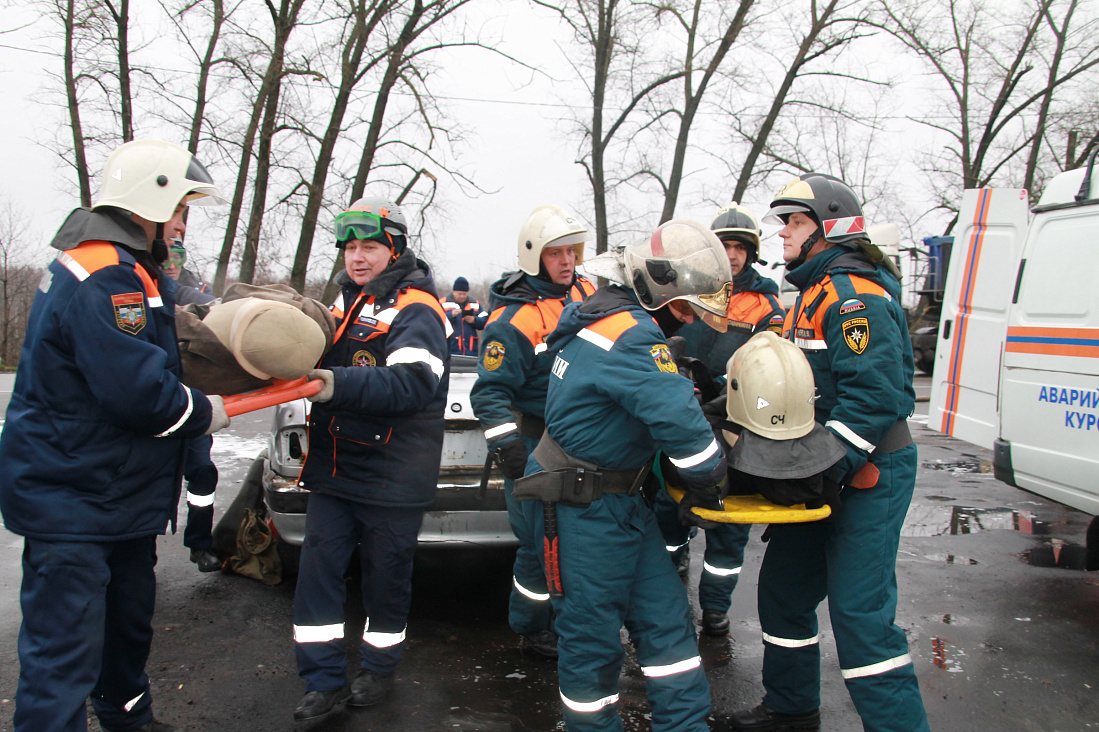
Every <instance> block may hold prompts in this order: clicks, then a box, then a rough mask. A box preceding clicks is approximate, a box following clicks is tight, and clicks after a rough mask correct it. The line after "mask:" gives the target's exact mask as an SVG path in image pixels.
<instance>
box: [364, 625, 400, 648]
mask: <svg viewBox="0 0 1099 732" xmlns="http://www.w3.org/2000/svg"><path fill="white" fill-rule="evenodd" d="M407 630H408V626H405V627H404V628H402V629H401V630H400V632H398V633H382V632H381V631H372V630H370V618H367V619H366V627H365V628H363V643H369V644H370V645H372V646H374V647H375V648H391V647H393V646H395V645H397V644H398V643H402V642H403V641H404V639H405V633H406V631H407Z"/></svg>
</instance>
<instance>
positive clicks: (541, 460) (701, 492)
mask: <svg viewBox="0 0 1099 732" xmlns="http://www.w3.org/2000/svg"><path fill="white" fill-rule="evenodd" d="M586 269H587V270H588V272H589V273H591V274H595V275H599V276H602V277H606V278H607V279H609V280H610V281H611V282H613V283H614V284H612V285H610V286H608V287H606V288H604V289H602V290H600V291H598V292H597V293H595V294H594V295H592V296H591V297H590V298H588V299H587V300H586V301H584V302H582V303H573V304H571V305H569V306H568V307H566V308H565V311H564V313H563V314H562V315H561V319H560V321H559V322H558V325H557V329H556V330H554V332H553V334H552V335H551V336H550V340H549V349H550V351H551V352H554V353H555V355H554V361H553V367H552V371H551V374H552V375H551V377H550V383H549V389H548V393H547V396H546V412H545V414H546V417H545V419H546V432H545V434H544V435H543V436H542V439H541V440H540V441H539V443H538V446H537V447H536V448H535V449H534V451H533V452H532V454H531V459H530V461H529V463H528V468H527V476H526V477H524V478H523V479H521V480H520V481H518V482H517V483H516V487H515V495H516V498H517V499H519V500H521V501H524V502H526V503H527V505H528V506H529V509H528V510H526V511H525V512H524V518H525V519H526V521H527V527H526V531H528V532H529V533H530V534H532V535H535V536H538V537H543V536H544V537H545V547H546V550H545V551H544V552H543V553H542V555H541V557H540V558H541V559H542V560H543V569H544V572H545V573H546V576H547V583H548V584H549V587H550V590H551V593H552V594H553V595H554V598H553V600H552V602H553V607H554V611H555V612H556V628H557V633H558V654H559V655H558V663H557V673H558V682H559V685H560V691H561V701H562V705H563V713H564V718H565V726H566V728H567V729H568V730H570V731H581V730H611V729H621V728H622V721H621V719H620V718H619V717H618V700H619V697H618V694H619V688H618V681H619V675H620V671H621V666H622V659H623V656H624V655H625V654H624V652H623V650H622V643H621V640H620V636H619V630H620V629H621V628H622V627H623V626H625V628H626V630H627V631H628V632H629V634H630V639H631V641H632V642H633V645H634V647H635V648H636V650H637V660H638V663H639V664H640V665H641V670H642V672H643V673H644V675H645V677H646V688H647V692H648V697H649V703H650V706H651V708H652V718H651V725H652V729H653V730H656V731H661V730H680V731H686V732H700V731H701V730H708V729H709V727H708V724H707V721H706V717H707V715H708V714H709V711H710V693H709V684H708V683H707V681H706V675H705V674H704V673H703V670H702V663H701V660H700V657H699V654H698V644H697V641H696V638H695V631H694V624H693V622H692V621H691V612H690V607H689V605H688V603H687V597H686V594H685V593H684V592H683V588H682V585H681V584H680V582H679V577H678V575H677V574H676V571H675V568H674V567H673V566H672V563H671V562H669V561H668V559H667V552H666V551H665V549H664V540H663V538H662V537H661V536H660V530H659V528H658V527H657V525H656V519H655V518H654V516H653V513H652V511H651V510H650V509H649V507H648V506H647V505H646V503H645V501H644V499H643V498H642V496H641V495H640V492H639V489H640V486H641V484H642V482H643V480H644V478H645V475H646V473H647V467H648V466H649V465H650V464H651V463H652V461H653V458H654V456H655V454H656V452H657V451H658V450H661V451H663V452H664V453H665V454H667V455H668V457H669V458H670V459H671V461H672V463H673V464H674V465H676V466H677V467H678V469H679V471H680V476H681V478H682V483H683V486H684V488H685V489H686V491H687V493H686V496H685V497H684V499H683V501H682V503H681V504H680V506H681V510H682V513H681V516H682V518H683V520H685V521H689V522H695V521H696V520H697V517H696V516H695V515H694V514H693V513H691V511H690V508H691V507H692V506H703V507H706V508H711V509H715V510H721V507H722V504H721V499H722V498H723V497H724V495H725V490H726V487H727V478H726V462H725V456H724V453H723V452H722V450H721V447H720V446H719V445H718V443H717V441H716V440H715V438H714V435H713V433H712V432H711V430H710V426H709V424H707V422H706V418H705V417H704V416H703V414H702V410H701V407H700V406H699V404H698V402H697V401H696V400H695V398H694V393H693V392H694V390H693V388H692V385H691V383H690V381H688V380H687V379H685V378H683V377H682V376H681V375H680V374H679V372H678V370H677V369H676V365H675V362H674V360H673V359H672V355H671V353H670V352H669V350H668V346H667V343H666V340H665V339H666V338H667V337H668V336H670V335H671V334H672V333H674V332H675V330H676V329H677V328H678V327H679V326H680V325H682V324H684V323H689V322H691V321H693V320H694V319H695V318H696V317H702V318H703V319H704V320H706V322H708V323H710V324H711V325H712V327H715V328H718V329H721V328H723V327H724V326H725V324H726V322H727V320H726V317H725V314H726V311H727V307H728V295H729V287H730V280H731V274H730V270H729V260H728V258H727V257H726V256H725V252H724V249H723V248H722V246H721V242H720V241H718V239H717V237H716V236H715V235H714V234H713V232H711V231H710V230H709V229H707V228H706V227H705V226H703V225H701V224H698V223H696V222H693V221H685V220H673V221H669V222H667V223H665V224H663V225H662V226H660V227H659V228H658V229H657V230H656V231H655V232H654V233H653V234H652V236H651V237H649V238H647V239H645V240H643V241H641V242H638V243H637V244H634V245H631V246H628V247H625V248H624V249H622V250H619V251H617V252H614V253H609V254H605V255H601V256H600V257H596V258H595V259H594V260H592V261H590V262H589V263H588V264H587V265H586Z"/></svg>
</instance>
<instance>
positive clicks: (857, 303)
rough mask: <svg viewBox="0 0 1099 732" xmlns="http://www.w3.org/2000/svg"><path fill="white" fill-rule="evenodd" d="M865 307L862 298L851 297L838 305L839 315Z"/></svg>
mask: <svg viewBox="0 0 1099 732" xmlns="http://www.w3.org/2000/svg"><path fill="white" fill-rule="evenodd" d="M865 309H866V305H865V304H864V303H863V301H862V300H859V299H856V298H851V299H849V300H844V301H843V304H842V305H840V315H847V314H848V313H853V312H855V311H856V310H865Z"/></svg>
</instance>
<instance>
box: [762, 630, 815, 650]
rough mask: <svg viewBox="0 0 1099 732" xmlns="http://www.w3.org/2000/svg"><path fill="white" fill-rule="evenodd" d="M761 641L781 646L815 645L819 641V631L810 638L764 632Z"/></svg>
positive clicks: (800, 646) (799, 646)
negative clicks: (788, 636) (781, 635)
mask: <svg viewBox="0 0 1099 732" xmlns="http://www.w3.org/2000/svg"><path fill="white" fill-rule="evenodd" d="M763 642H764V643H770V644H771V645H773V646H782V647H783V648H805V647H806V646H815V645H817V644H818V643H820V633H817V634H816V635H814V636H813V637H812V638H779V637H778V636H774V635H767V634H766V633H764V634H763Z"/></svg>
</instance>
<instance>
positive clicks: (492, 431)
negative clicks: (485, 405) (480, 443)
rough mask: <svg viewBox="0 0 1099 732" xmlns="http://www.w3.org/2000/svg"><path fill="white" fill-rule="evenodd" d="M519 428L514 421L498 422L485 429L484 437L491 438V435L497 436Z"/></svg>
mask: <svg viewBox="0 0 1099 732" xmlns="http://www.w3.org/2000/svg"><path fill="white" fill-rule="evenodd" d="M517 429H519V425H517V424H515V423H514V422H508V423H507V424H498V425H496V426H495V427H489V428H488V429H487V430H485V439H486V440H491V439H492V438H493V437H499V436H500V435H506V434H507V433H508V432H512V431H514V430H517Z"/></svg>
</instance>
